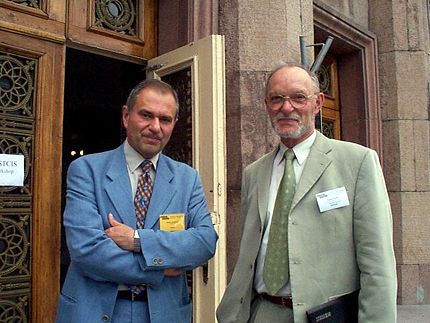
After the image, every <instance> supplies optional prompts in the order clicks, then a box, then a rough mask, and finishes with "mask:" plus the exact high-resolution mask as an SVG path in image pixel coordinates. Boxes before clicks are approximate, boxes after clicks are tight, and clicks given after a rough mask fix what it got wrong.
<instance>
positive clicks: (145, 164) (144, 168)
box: [140, 159, 152, 173]
mask: <svg viewBox="0 0 430 323" xmlns="http://www.w3.org/2000/svg"><path fill="white" fill-rule="evenodd" d="M140 167H141V168H142V171H143V172H144V173H148V172H149V171H150V170H151V169H152V161H150V160H148V159H145V160H144V161H143V162H142V164H140Z"/></svg>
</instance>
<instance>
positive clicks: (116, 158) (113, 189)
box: [105, 145, 136, 228]
mask: <svg viewBox="0 0 430 323" xmlns="http://www.w3.org/2000/svg"><path fill="white" fill-rule="evenodd" d="M106 176H107V177H108V178H109V179H110V180H111V182H109V183H108V184H106V187H105V190H106V193H107V195H108V197H109V199H110V200H111V202H112V204H113V205H114V207H115V209H116V211H117V213H118V214H114V216H115V217H119V219H120V220H122V222H123V223H125V224H127V225H128V226H130V227H132V228H134V227H135V226H136V215H135V212H134V205H133V199H132V193H131V184H130V178H129V175H128V171H127V162H126V160H125V155H124V146H123V145H121V146H120V147H118V148H117V149H116V150H115V151H114V152H113V157H112V162H111V165H110V167H109V169H108V171H107V173H106ZM117 220H118V219H117Z"/></svg>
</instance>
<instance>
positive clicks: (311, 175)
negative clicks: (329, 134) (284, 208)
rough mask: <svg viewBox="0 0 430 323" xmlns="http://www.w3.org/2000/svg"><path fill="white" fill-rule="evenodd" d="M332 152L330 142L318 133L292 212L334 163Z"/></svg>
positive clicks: (298, 187)
mask: <svg viewBox="0 0 430 323" xmlns="http://www.w3.org/2000/svg"><path fill="white" fill-rule="evenodd" d="M331 150H332V147H331V143H330V140H329V139H328V138H326V137H325V136H324V135H322V134H321V133H320V132H318V131H317V137H316V138H315V142H314V144H313V145H312V147H311V151H310V153H309V156H308V158H307V160H306V164H305V166H304V169H303V173H302V176H301V178H300V181H299V183H298V186H297V188H296V194H295V195H294V199H293V203H292V205H291V210H293V208H294V207H295V206H296V205H297V204H298V203H299V202H300V200H301V199H302V198H303V197H304V196H305V195H306V194H307V192H309V190H310V189H311V188H312V186H314V185H315V183H316V182H317V180H318V179H319V178H320V177H321V175H322V174H323V173H324V170H325V169H326V168H327V166H328V165H330V163H331V162H332V158H331V157H330V155H329V152H330V151H331Z"/></svg>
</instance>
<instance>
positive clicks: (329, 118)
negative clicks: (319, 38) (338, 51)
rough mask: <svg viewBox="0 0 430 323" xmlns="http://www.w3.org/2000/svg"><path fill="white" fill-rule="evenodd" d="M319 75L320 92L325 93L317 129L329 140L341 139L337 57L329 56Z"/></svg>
mask: <svg viewBox="0 0 430 323" xmlns="http://www.w3.org/2000/svg"><path fill="white" fill-rule="evenodd" d="M317 74H318V79H319V81H320V90H321V92H323V93H324V105H323V108H322V110H321V113H320V119H319V120H317V121H318V122H319V124H317V129H319V130H320V131H321V132H322V133H323V134H324V135H326V136H327V137H329V138H334V139H341V129H340V128H341V126H340V118H341V112H340V98H339V79H338V73H337V62H336V59H335V57H334V56H331V55H327V56H326V57H325V59H324V61H323V63H322V64H321V66H320V68H319V70H318V72H317Z"/></svg>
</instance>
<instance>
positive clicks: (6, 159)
mask: <svg viewBox="0 0 430 323" xmlns="http://www.w3.org/2000/svg"><path fill="white" fill-rule="evenodd" d="M0 186H24V155H11V154H0Z"/></svg>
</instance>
